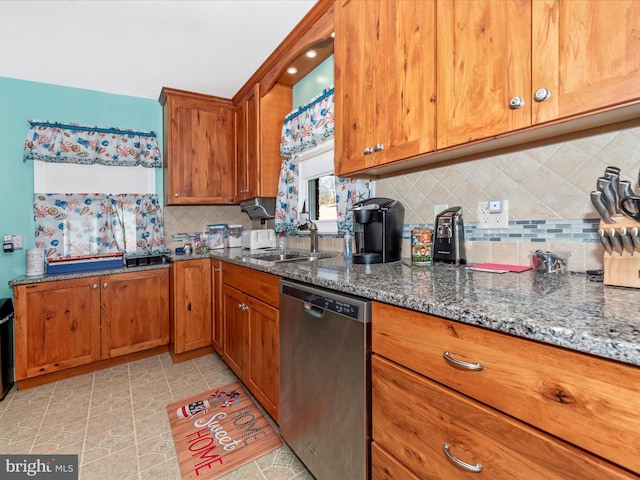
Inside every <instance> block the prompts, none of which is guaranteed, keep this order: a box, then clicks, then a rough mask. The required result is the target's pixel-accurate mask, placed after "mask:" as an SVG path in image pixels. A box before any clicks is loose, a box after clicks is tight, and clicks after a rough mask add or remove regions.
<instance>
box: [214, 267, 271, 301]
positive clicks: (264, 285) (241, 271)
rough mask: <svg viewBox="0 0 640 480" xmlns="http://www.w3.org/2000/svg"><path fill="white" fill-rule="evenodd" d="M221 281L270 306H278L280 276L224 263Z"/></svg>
mask: <svg viewBox="0 0 640 480" xmlns="http://www.w3.org/2000/svg"><path fill="white" fill-rule="evenodd" d="M222 281H223V282H224V283H226V284H227V285H231V286H232V287H234V288H237V289H238V290H240V291H242V292H244V293H246V294H247V295H250V296H252V297H254V298H257V299H258V300H262V301H263V302H265V303H266V304H268V305H271V306H272V307H275V308H279V306H280V277H278V276H276V275H271V274H269V273H264V272H258V271H257V270H253V269H251V268H246V267H240V266H238V265H234V264H233V263H225V264H224V267H223V269H222Z"/></svg>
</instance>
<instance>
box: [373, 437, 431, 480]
mask: <svg viewBox="0 0 640 480" xmlns="http://www.w3.org/2000/svg"><path fill="white" fill-rule="evenodd" d="M371 480H420V479H419V478H418V477H416V476H415V475H414V474H413V473H411V471H410V470H409V469H408V468H407V467H405V466H404V465H402V464H401V463H400V462H399V461H398V460H396V459H395V458H394V457H393V456H392V455H390V454H389V453H388V452H386V451H385V450H384V449H383V448H382V447H381V446H380V445H378V444H377V443H376V442H371Z"/></svg>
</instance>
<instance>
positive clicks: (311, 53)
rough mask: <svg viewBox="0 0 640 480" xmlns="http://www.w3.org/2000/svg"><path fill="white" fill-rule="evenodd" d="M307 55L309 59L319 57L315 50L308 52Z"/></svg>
mask: <svg viewBox="0 0 640 480" xmlns="http://www.w3.org/2000/svg"><path fill="white" fill-rule="evenodd" d="M305 55H306V56H307V58H316V57H317V56H318V52H316V51H315V50H307V53H305Z"/></svg>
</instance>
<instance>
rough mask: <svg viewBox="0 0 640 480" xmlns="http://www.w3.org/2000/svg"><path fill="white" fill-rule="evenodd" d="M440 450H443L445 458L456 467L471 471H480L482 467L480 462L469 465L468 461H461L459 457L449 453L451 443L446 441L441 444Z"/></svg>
mask: <svg viewBox="0 0 640 480" xmlns="http://www.w3.org/2000/svg"><path fill="white" fill-rule="evenodd" d="M442 451H443V452H444V454H445V456H446V457H447V459H448V460H449V461H450V462H451V463H453V464H454V465H455V466H456V467H458V468H460V469H462V470H465V471H467V472H471V473H480V472H482V469H483V468H484V467H483V466H482V464H481V463H476V464H475V465H471V464H470V463H466V462H463V461H462V460H460V459H459V458H456V457H454V456H453V454H452V453H451V445H449V444H448V443H444V444H442Z"/></svg>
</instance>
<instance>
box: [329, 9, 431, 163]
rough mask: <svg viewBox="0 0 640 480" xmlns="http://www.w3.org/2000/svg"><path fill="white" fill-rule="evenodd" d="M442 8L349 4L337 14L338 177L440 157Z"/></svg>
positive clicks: (338, 10)
mask: <svg viewBox="0 0 640 480" xmlns="http://www.w3.org/2000/svg"><path fill="white" fill-rule="evenodd" d="M435 5H436V3H435V1H421V2H410V1H405V0H387V1H380V2H361V1H354V0H347V1H343V2H341V3H340V5H339V8H338V9H337V11H336V27H337V28H336V31H337V33H336V47H335V65H336V69H335V70H336V79H335V84H336V136H337V137H338V138H337V139H336V171H338V173H342V174H344V173H350V172H355V171H358V170H363V169H365V168H370V167H375V166H376V165H384V164H388V163H392V162H395V161H398V160H402V159H405V158H409V157H413V156H417V155H420V154H423V153H426V152H430V151H432V150H434V149H435V121H436V103H435V101H436V97H435V94H436V88H435V71H436V69H435V35H436V29H435Z"/></svg>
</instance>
